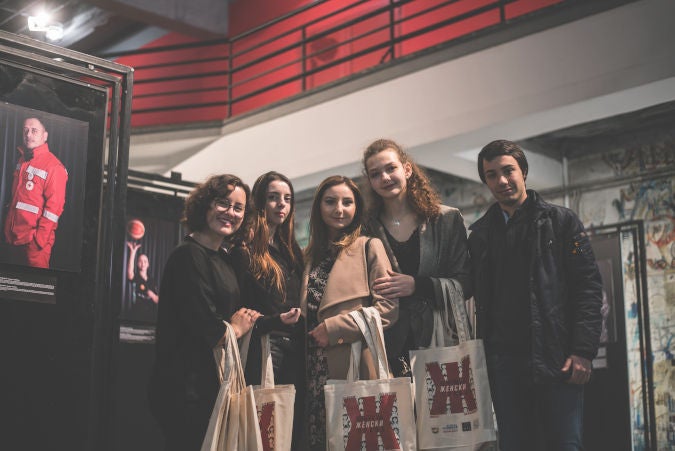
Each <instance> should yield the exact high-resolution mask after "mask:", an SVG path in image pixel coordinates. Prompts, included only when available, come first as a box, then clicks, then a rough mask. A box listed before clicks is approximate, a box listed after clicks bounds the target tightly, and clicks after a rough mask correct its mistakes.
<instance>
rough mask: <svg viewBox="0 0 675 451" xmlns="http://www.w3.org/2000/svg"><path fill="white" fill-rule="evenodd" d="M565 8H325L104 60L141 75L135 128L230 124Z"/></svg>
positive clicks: (527, 4) (349, 4)
mask: <svg viewBox="0 0 675 451" xmlns="http://www.w3.org/2000/svg"><path fill="white" fill-rule="evenodd" d="M565 1H569V0H424V1H419V0H418V1H412V0H371V1H354V0H351V1H350V0H331V1H317V2H314V3H311V4H310V5H308V6H306V7H303V8H300V9H297V10H295V11H293V12H292V13H290V14H287V15H285V16H283V17H280V18H278V19H276V20H274V21H272V22H269V23H267V24H265V25H263V26H260V27H257V28H255V29H253V30H250V31H248V32H246V33H242V34H240V35H238V36H235V37H233V38H231V39H223V40H213V41H206V42H204V41H201V42H198V41H194V40H192V39H190V38H189V37H185V36H179V35H175V34H174V35H170V36H169V37H167V38H166V39H164V41H163V44H167V45H161V46H156V47H151V48H144V49H139V50H137V51H134V52H124V53H118V54H109V55H105V56H106V57H108V58H111V57H113V58H116V61H117V62H120V63H122V64H126V65H130V66H132V67H134V68H135V75H134V77H135V87H134V98H133V114H132V125H133V126H136V127H138V126H153V125H168V124H176V123H189V122H200V121H214V120H223V119H226V118H230V117H233V116H237V115H241V114H243V113H247V112H250V111H253V110H255V109H258V108H261V107H264V106H267V105H271V104H274V103H277V102H281V101H283V100H286V99H289V98H291V97H293V96H297V95H301V94H303V93H306V92H309V91H312V90H315V89H317V88H319V87H322V86H326V85H328V84H332V83H337V82H339V81H340V80H343V79H346V78H347V77H353V76H358V75H361V74H364V73H368V72H370V71H372V70H373V69H375V68H379V67H383V66H384V65H387V64H390V63H391V62H392V61H394V60H399V59H401V58H404V57H410V56H411V55H415V54H418V53H420V52H423V51H432V50H433V49H435V48H438V47H441V46H444V45H448V44H449V43H452V42H453V41H456V40H457V39H458V38H461V37H465V36H467V35H470V34H475V33H476V32H479V31H481V30H484V31H485V32H489V29H491V28H493V27H498V26H508V25H509V24H508V23H507V22H509V21H512V20H513V19H515V18H517V17H519V16H523V15H525V14H528V13H531V12H533V11H535V10H541V9H544V8H548V7H551V6H552V5H555V4H558V3H564V2H565Z"/></svg>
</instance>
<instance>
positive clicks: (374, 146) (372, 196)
mask: <svg viewBox="0 0 675 451" xmlns="http://www.w3.org/2000/svg"><path fill="white" fill-rule="evenodd" d="M385 150H393V151H394V152H396V155H398V158H399V160H400V161H401V164H403V165H405V164H409V165H410V167H411V168H412V174H411V175H410V178H409V179H408V183H407V187H406V198H407V200H408V203H409V204H410V206H411V207H412V209H413V211H415V213H417V214H418V215H420V216H422V217H423V218H425V219H427V220H429V219H433V218H436V217H438V216H439V215H440V214H441V198H440V196H439V195H438V192H436V190H435V189H434V188H433V187H432V186H431V182H430V181H429V177H427V175H426V173H425V172H424V171H423V170H422V168H420V167H419V166H417V164H415V162H414V161H412V159H411V158H410V156H409V155H408V154H407V153H406V152H405V151H404V150H403V148H402V147H401V146H400V145H399V144H398V143H396V142H395V141H393V140H391V139H378V140H376V141H374V142H373V143H371V144H370V145H369V146H368V147H367V148H366V150H365V151H364V152H363V160H362V165H363V175H364V176H365V179H366V181H367V183H364V185H365V186H364V194H365V197H366V202H367V204H368V215H370V216H371V217H377V216H378V215H379V213H380V210H381V209H382V198H381V197H380V196H378V195H377V193H376V192H375V191H374V190H373V188H372V186H371V185H370V177H369V175H368V169H367V167H366V164H367V163H368V159H369V158H370V157H372V156H374V155H377V154H378V153H380V152H383V151H385Z"/></svg>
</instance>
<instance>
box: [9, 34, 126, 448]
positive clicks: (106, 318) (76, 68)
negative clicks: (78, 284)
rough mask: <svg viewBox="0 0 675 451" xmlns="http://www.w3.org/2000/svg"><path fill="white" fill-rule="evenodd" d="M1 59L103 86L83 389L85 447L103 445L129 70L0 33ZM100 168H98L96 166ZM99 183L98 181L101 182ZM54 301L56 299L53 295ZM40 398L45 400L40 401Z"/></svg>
mask: <svg viewBox="0 0 675 451" xmlns="http://www.w3.org/2000/svg"><path fill="white" fill-rule="evenodd" d="M0 58H1V59H2V60H3V61H5V62H8V63H15V64H17V65H19V66H22V67H26V68H30V69H32V70H38V71H41V72H44V73H48V74H50V75H51V76H52V77H54V78H61V79H65V80H71V81H73V82H74V83H75V82H77V83H87V84H90V85H91V86H96V87H100V88H102V89H106V90H108V93H109V105H108V122H109V128H108V141H107V142H108V146H107V149H103V148H102V149H101V152H105V151H106V150H107V156H108V157H107V164H106V165H107V168H108V173H107V179H106V180H105V185H104V186H105V189H104V191H103V193H104V194H103V198H102V199H100V200H99V202H98V204H99V206H100V210H99V217H100V220H101V222H100V223H99V224H98V236H99V240H98V249H97V250H96V254H97V261H96V262H90V263H91V264H92V265H96V270H95V274H96V276H95V277H96V280H95V282H94V287H95V289H94V293H91V294H90V295H91V296H92V298H93V299H94V302H93V309H94V311H93V322H94V324H93V325H92V329H93V336H92V343H91V355H90V358H91V368H90V375H91V378H90V381H91V385H90V387H89V393H88V412H87V414H88V418H90V419H91V422H90V423H89V425H88V428H87V437H86V438H85V440H84V441H85V443H86V449H108V447H109V446H110V444H111V443H112V442H113V440H111V439H112V436H111V431H110V429H111V419H112V415H111V412H112V409H113V406H114V400H113V399H112V396H113V394H114V390H112V389H111V387H112V385H113V380H112V374H113V371H112V369H113V365H114V364H113V354H114V353H113V349H114V345H115V342H116V336H117V333H118V332H117V330H116V328H115V322H114V310H113V308H114V307H113V306H115V305H117V299H119V297H120V290H121V288H120V287H121V285H122V284H121V280H122V274H121V272H120V271H115V270H114V269H113V268H121V267H122V257H123V253H122V252H121V251H120V250H121V249H123V248H122V245H120V243H123V242H124V218H125V210H126V206H125V199H126V187H127V184H126V180H127V166H128V159H129V142H130V123H131V97H132V89H133V69H132V68H130V67H127V66H123V65H120V64H117V63H112V62H110V61H107V60H104V59H101V58H97V57H93V56H89V55H85V54H82V53H79V52H75V51H72V50H68V49H64V48H61V47H57V46H54V45H50V44H46V43H44V42H40V41H36V40H33V39H30V38H27V37H23V36H18V35H14V34H11V33H7V32H3V31H0ZM101 171H103V168H101ZM102 183H103V181H102ZM57 302H58V299H57ZM45 402H47V401H46V400H45Z"/></svg>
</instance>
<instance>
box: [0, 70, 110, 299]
mask: <svg viewBox="0 0 675 451" xmlns="http://www.w3.org/2000/svg"><path fill="white" fill-rule="evenodd" d="M107 107H108V91H107V90H106V89H104V88H102V87H98V86H95V85H91V84H89V83H87V82H86V81H84V80H76V79H72V78H66V77H59V76H55V75H54V74H52V73H47V72H43V71H41V70H39V69H35V68H29V67H22V66H18V65H14V64H12V63H9V62H6V63H3V62H2V60H0V206H1V208H0V226H1V228H2V229H1V233H0V265H3V267H4V265H11V266H9V267H8V268H10V269H9V271H10V273H11V276H13V277H6V278H5V280H10V281H11V280H14V281H16V282H17V283H18V286H15V287H11V286H10V287H9V288H10V289H6V290H4V292H5V294H6V295H8V296H10V297H13V298H20V299H21V298H23V297H25V296H23V295H22V293H24V289H25V286H24V285H23V284H22V283H21V278H19V279H17V277H16V275H17V274H23V275H25V276H26V277H27V279H28V280H29V283H30V282H31V281H33V282H34V280H33V279H34V278H37V279H40V276H42V277H45V276H46V274H49V273H47V272H39V271H36V272H32V273H31V272H30V271H29V272H26V271H25V270H22V268H39V269H43V270H44V269H48V270H52V271H67V272H75V273H80V272H81V271H82V268H83V260H84V259H83V256H84V254H85V253H88V254H89V255H90V256H93V255H95V246H96V243H97V239H98V233H99V230H98V214H99V210H100V205H101V194H102V186H103V158H104V146H105V131H106V130H105V128H106V111H107ZM87 248H89V249H87ZM12 267H14V269H15V270H16V271H19V272H18V273H17V272H16V271H12V270H11V268H12ZM0 272H2V269H1V268H0ZM30 274H34V275H35V276H34V277H31V276H30ZM10 285H11V284H10ZM37 285H38V288H39V286H40V284H37ZM28 286H31V285H28ZM11 288H14V290H12V289H11ZM38 291H39V290H38ZM35 294H36V295H37V296H35V297H31V296H28V297H29V298H31V299H34V300H41V298H40V294H41V293H35ZM47 297H48V296H47Z"/></svg>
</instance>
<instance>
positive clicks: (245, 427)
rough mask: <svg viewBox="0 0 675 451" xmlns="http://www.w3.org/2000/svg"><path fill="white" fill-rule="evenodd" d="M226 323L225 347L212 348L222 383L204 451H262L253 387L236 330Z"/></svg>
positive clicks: (205, 437)
mask: <svg viewBox="0 0 675 451" xmlns="http://www.w3.org/2000/svg"><path fill="white" fill-rule="evenodd" d="M225 326H226V330H227V340H226V343H225V346H224V347H223V346H217V347H216V348H214V350H213V355H214V358H215V360H216V368H217V370H218V379H219V380H220V381H221V385H220V390H219V391H218V397H217V398H216V402H215V404H214V406H213V411H212V413H211V418H210V420H209V425H208V427H207V429H206V435H205V436H204V441H203V442H202V448H201V451H229V450H235V449H236V450H247V451H263V445H262V441H261V439H260V428H259V426H258V416H257V411H256V406H255V400H254V396H253V388H252V387H251V386H248V387H247V386H246V382H245V380H244V369H243V367H242V365H241V359H240V357H239V348H238V346H237V338H236V336H235V333H234V330H233V329H232V326H231V325H230V324H228V323H225Z"/></svg>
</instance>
